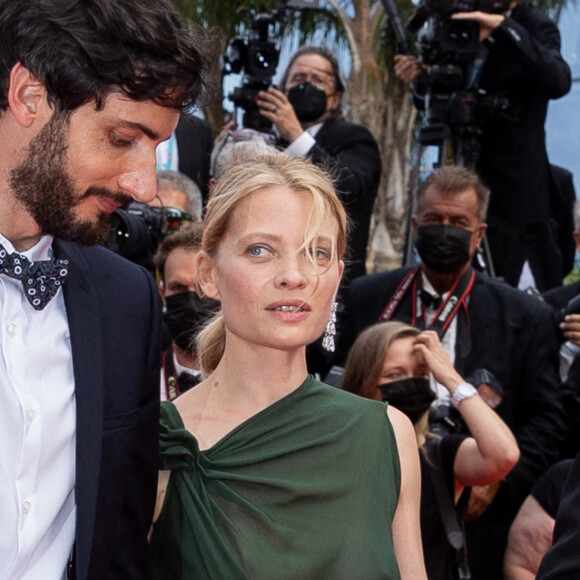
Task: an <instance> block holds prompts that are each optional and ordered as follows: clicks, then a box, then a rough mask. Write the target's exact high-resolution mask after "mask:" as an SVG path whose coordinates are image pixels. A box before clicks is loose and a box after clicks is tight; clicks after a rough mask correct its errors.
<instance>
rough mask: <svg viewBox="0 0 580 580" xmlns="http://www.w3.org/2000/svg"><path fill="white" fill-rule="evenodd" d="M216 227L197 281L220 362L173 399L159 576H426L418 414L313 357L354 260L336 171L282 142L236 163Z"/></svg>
mask: <svg viewBox="0 0 580 580" xmlns="http://www.w3.org/2000/svg"><path fill="white" fill-rule="evenodd" d="M205 228H206V229H205V232H204V236H203V243H202V246H203V250H202V251H201V252H200V254H199V256H198V259H197V266H198V272H199V286H200V288H201V290H202V291H203V293H204V294H205V295H206V296H208V297H210V298H214V299H216V300H220V301H221V304H222V312H221V314H220V315H219V316H218V317H217V318H216V319H215V320H213V322H212V323H211V324H210V325H209V326H208V327H207V328H206V329H205V330H204V331H203V332H202V335H201V337H200V341H199V349H198V350H199V358H200V361H201V365H202V369H203V371H204V373H205V376H206V377H207V378H206V379H205V380H204V381H203V382H202V383H201V384H199V385H198V386H197V387H195V388H194V389H192V390H191V391H188V392H187V393H185V394H184V395H182V396H181V397H178V398H177V399H176V400H175V401H174V404H171V403H164V404H163V406H162V420H161V425H162V433H161V468H162V470H163V471H162V472H161V477H160V487H159V494H158V503H157V510H156V514H155V523H154V527H153V531H152V537H151V548H152V552H153V567H154V577H156V578H168V579H171V580H176V579H180V578H184V579H186V578H187V579H190V578H196V579H199V578H207V579H212V580H214V579H217V578H226V579H228V580H236V579H245V578H248V579H251V580H260V579H264V580H266V579H267V580H271V579H272V578H276V579H277V580H284V579H287V580H296V579H298V578H300V579H312V580H325V579H326V580H339V579H342V578H344V579H345V580H346V579H348V580H355V579H360V580H363V579H364V580H366V579H370V578H372V579H379V578H381V579H396V578H403V579H408V580H424V579H425V578H426V576H425V571H424V567H423V561H422V560H423V558H422V553H421V541H420V534H419V520H418V506H419V484H418V480H419V461H418V454H417V448H416V444H415V439H414V435H413V429H412V426H411V423H410V422H409V421H408V419H407V418H406V417H404V415H402V414H401V413H399V412H398V411H396V410H395V409H393V408H391V407H390V406H389V407H387V408H386V409H385V405H384V404H382V403H379V402H376V401H365V400H364V399H361V398H360V397H354V396H353V395H351V394H348V393H344V392H342V391H340V390H338V389H335V388H332V387H328V386H326V385H323V384H322V383H319V382H317V381H316V380H315V379H314V378H313V377H311V376H309V375H308V373H307V370H306V359H305V350H306V345H307V344H309V343H311V342H313V341H315V340H316V339H317V338H318V337H319V336H320V335H321V334H322V333H323V332H324V330H325V327H327V325H328V321H329V318H330V317H331V310H332V306H333V301H334V298H335V295H336V292H337V289H338V284H339V282H340V277H341V274H342V271H343V267H344V265H343V262H342V256H343V254H344V251H345V246H346V218H345V213H344V210H343V208H342V206H341V204H340V201H339V200H338V198H337V196H336V193H335V191H334V188H333V186H332V184H331V182H330V181H329V180H328V178H327V177H326V175H325V174H324V173H323V172H322V171H321V170H319V169H317V168H316V167H315V166H313V165H311V164H310V163H308V162H306V161H303V160H300V159H296V158H291V157H288V156H285V155H282V154H275V155H272V156H267V157H262V158H259V159H255V160H252V162H251V163H250V162H245V163H244V164H239V165H235V166H232V167H230V168H229V169H228V170H227V171H226V172H225V173H224V174H223V175H222V176H221V177H220V179H219V180H218V182H217V184H216V188H215V190H214V192H213V195H212V199H211V201H210V203H209V206H208V210H207V215H206V226H205ZM331 326H332V325H328V330H329V331H331V332H330V333H329V335H331V334H332V328H331ZM330 340H331V339H330V336H329V337H327V341H326V342H329V341H330ZM377 490H381V493H377Z"/></svg>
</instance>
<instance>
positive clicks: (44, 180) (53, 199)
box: [9, 115, 131, 246]
mask: <svg viewBox="0 0 580 580" xmlns="http://www.w3.org/2000/svg"><path fill="white" fill-rule="evenodd" d="M67 127H68V117H66V116H64V115H60V116H56V117H53V118H52V119H51V120H50V121H49V122H48V123H47V124H46V125H45V126H44V127H43V128H42V130H41V131H40V132H39V134H38V135H37V136H36V137H34V139H32V140H31V141H30V144H29V148H28V149H29V150H28V157H27V158H26V159H25V160H24V161H23V162H22V163H20V164H19V165H18V166H16V167H15V168H14V169H12V170H11V172H10V181H9V184H10V187H11V188H12V191H13V192H14V196H15V198H16V199H17V200H18V201H20V202H21V203H22V204H23V205H24V207H25V208H26V210H27V211H28V213H29V214H30V215H31V216H32V217H33V218H34V221H35V222H36V223H37V224H38V225H39V226H40V228H41V231H42V233H43V234H49V235H52V236H54V237H57V238H60V239H62V240H66V241H69V242H76V243H78V244H82V245H86V246H90V245H94V244H100V243H102V242H104V241H105V239H106V237H107V234H108V233H109V229H110V226H109V216H108V215H107V214H106V213H103V214H102V215H100V216H98V217H95V218H93V219H82V218H79V217H77V216H76V215H75V212H74V209H75V207H76V206H77V205H78V204H79V203H80V202H81V201H82V200H84V199H86V198H88V197H91V196H95V195H99V196H102V197H106V198H109V199H113V200H114V201H115V202H116V203H118V204H120V205H126V204H127V203H129V202H130V201H131V198H130V197H129V196H127V195H124V194H122V193H117V192H112V191H110V190H108V189H107V188H104V187H90V188H89V189H87V190H86V191H85V192H84V193H83V194H82V195H79V194H77V193H76V191H75V185H74V181H73V178H72V176H71V175H70V174H69V173H68V171H67V167H66V166H67V150H68V132H67ZM87 155H90V151H89V152H87Z"/></svg>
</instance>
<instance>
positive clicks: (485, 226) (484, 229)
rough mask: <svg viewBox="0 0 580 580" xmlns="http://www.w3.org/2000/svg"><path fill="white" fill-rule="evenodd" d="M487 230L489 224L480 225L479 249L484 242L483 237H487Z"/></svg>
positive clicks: (478, 231) (478, 234)
mask: <svg viewBox="0 0 580 580" xmlns="http://www.w3.org/2000/svg"><path fill="white" fill-rule="evenodd" d="M486 230H487V224H479V226H478V228H477V247H478V248H479V246H481V242H482V241H483V236H484V235H485V231H486Z"/></svg>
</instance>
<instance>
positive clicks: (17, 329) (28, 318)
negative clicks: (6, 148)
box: [0, 235, 76, 580]
mask: <svg viewBox="0 0 580 580" xmlns="http://www.w3.org/2000/svg"><path fill="white" fill-rule="evenodd" d="M0 243H2V245H3V246H4V247H5V248H6V250H7V251H8V253H12V252H14V247H13V246H12V244H11V243H10V242H9V241H8V240H6V239H5V238H4V237H3V236H2V235H0ZM51 245H52V238H51V237H50V236H44V237H42V239H41V240H40V241H39V242H38V243H37V244H36V245H35V246H34V247H33V248H31V249H30V250H27V251H26V252H22V253H23V254H24V255H25V256H27V257H28V259H29V260H31V261H33V262H34V261H38V260H44V259H47V258H48V257H49V256H50V255H51V253H52V250H51ZM65 284H66V281H65ZM0 399H1V404H0V481H1V485H0V578H1V579H2V580H60V579H61V578H63V575H64V574H65V571H66V565H67V561H68V558H69V555H70V551H71V548H72V545H73V542H74V536H75V525H76V506H75V503H76V502H75V494H74V490H75V430H76V415H75V389H74V379H73V368H72V355H71V345H70V335H69V329H68V322H67V318H66V311H65V307H64V299H63V295H62V289H59V291H58V292H57V294H56V296H55V297H54V298H53V299H52V300H51V301H50V302H49V304H48V305H47V306H46V308H45V309H44V310H40V311H37V310H35V309H34V308H33V307H32V306H31V305H30V303H29V302H28V300H27V299H26V297H25V296H24V292H23V290H22V284H21V282H20V281H19V280H14V279H12V278H9V277H8V276H6V275H5V274H0Z"/></svg>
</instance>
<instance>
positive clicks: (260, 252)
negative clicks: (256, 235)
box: [248, 246, 268, 257]
mask: <svg viewBox="0 0 580 580" xmlns="http://www.w3.org/2000/svg"><path fill="white" fill-rule="evenodd" d="M267 252H268V249H267V248H265V247H264V246H250V248H248V254H250V256H256V257H262V256H265V255H266V253H267Z"/></svg>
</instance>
